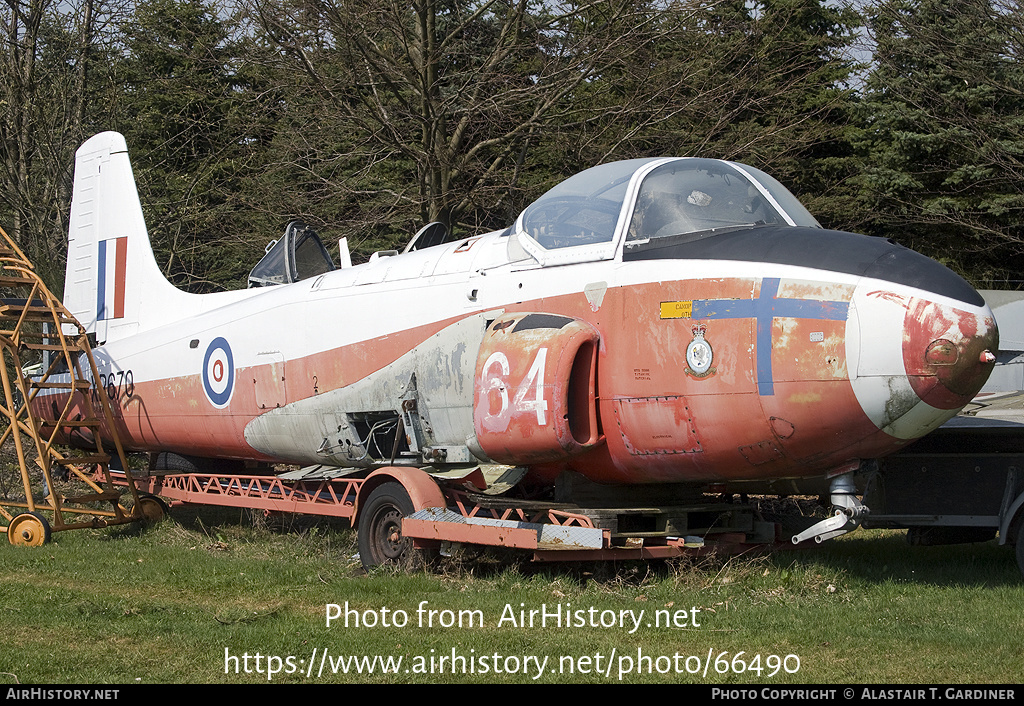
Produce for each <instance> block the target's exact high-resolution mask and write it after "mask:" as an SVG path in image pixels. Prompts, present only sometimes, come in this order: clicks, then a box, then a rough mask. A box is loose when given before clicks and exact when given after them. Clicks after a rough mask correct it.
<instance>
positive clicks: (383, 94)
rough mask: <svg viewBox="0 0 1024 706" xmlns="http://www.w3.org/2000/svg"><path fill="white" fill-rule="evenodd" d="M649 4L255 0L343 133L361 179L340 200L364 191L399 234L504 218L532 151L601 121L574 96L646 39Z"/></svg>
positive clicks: (369, 211) (324, 129)
mask: <svg viewBox="0 0 1024 706" xmlns="http://www.w3.org/2000/svg"><path fill="white" fill-rule="evenodd" d="M652 7H653V5H652V4H649V3H646V2H643V1H642V0H613V1H611V2H575V1H573V0H563V1H560V2H540V1H539V0H514V1H513V2H508V1H506V0H413V1H412V2H406V3H403V2H397V0H388V1H385V2H381V1H380V0H344V1H343V0H337V1H332V0H308V1H302V0H295V1H293V2H289V1H288V0H280V1H278V2H273V1H272V0H253V2H252V3H250V12H251V14H252V16H253V17H255V18H257V19H258V21H259V24H260V26H261V27H262V29H263V32H264V33H265V36H266V37H267V38H268V39H269V41H271V42H273V44H274V45H275V46H276V47H277V48H278V49H279V52H280V54H279V56H280V58H281V60H282V61H284V62H285V63H286V64H287V65H288V66H290V67H291V69H292V71H291V75H292V76H295V75H297V74H299V75H301V76H302V80H303V83H302V87H303V88H304V89H305V90H306V91H307V92H308V94H309V95H311V96H316V100H318V101H320V102H321V103H322V104H324V105H328V106H329V107H330V112H331V113H332V114H333V115H334V120H333V121H332V123H333V124H331V125H320V126H318V131H319V132H320V133H321V134H323V133H327V134H329V135H330V134H333V136H334V137H333V139H331V140H330V144H332V145H334V146H336V147H337V149H338V153H337V154H336V155H335V158H334V159H333V160H332V164H331V166H332V167H334V166H340V165H344V166H345V167H346V169H347V171H348V172H349V173H350V174H355V175H358V176H357V177H356V178H354V179H346V180H343V181H342V180H338V182H337V183H338V186H340V187H341V188H340V189H339V192H340V194H341V197H342V198H345V196H346V192H347V195H348V196H349V197H352V198H354V197H355V196H356V195H357V194H360V193H365V192H367V191H371V190H372V191H375V192H376V194H378V196H377V197H376V198H373V197H370V198H365V197H364V198H363V199H362V203H361V207H362V208H363V209H364V215H367V216H372V217H367V218H366V220H365V221H364V225H365V226H371V223H372V222H374V221H376V222H378V223H379V222H387V223H390V224H392V225H391V233H392V234H393V235H392V237H394V238H398V237H399V236H398V233H399V232H402V233H404V235H403V236H402V237H408V233H409V231H410V230H411V229H412V228H413V227H416V226H418V225H419V224H422V223H424V222H427V221H432V220H440V221H443V222H445V223H447V224H449V225H451V226H455V227H458V226H460V225H465V226H467V227H471V228H474V229H476V228H480V227H488V226H493V227H497V226H501V225H505V224H507V219H508V217H509V215H510V213H512V212H513V210H511V209H510V203H513V202H515V203H517V204H519V205H521V203H520V202H521V199H520V198H519V197H518V195H517V190H518V188H519V183H518V179H519V178H520V174H521V171H522V167H523V166H524V160H525V158H526V156H527V155H528V153H529V151H530V149H531V147H532V146H535V145H536V144H537V143H538V142H539V141H540V140H541V138H542V136H543V134H544V133H545V132H546V131H548V130H552V129H555V130H560V131H562V132H563V133H564V131H566V130H568V129H571V127H573V126H575V127H579V126H581V125H584V124H587V123H588V122H590V121H596V120H598V119H599V118H600V117H601V114H600V113H598V112H597V111H596V110H594V107H593V105H583V104H581V103H580V102H579V101H577V100H576V98H577V96H578V95H579V94H580V93H581V92H584V91H586V90H587V87H588V85H589V84H591V83H592V82H594V81H596V80H598V79H599V78H600V76H601V75H602V72H604V71H606V70H608V69H609V67H614V66H618V65H622V64H623V63H624V62H628V60H629V57H630V56H631V55H633V54H634V53H636V52H638V51H639V50H640V48H642V47H643V46H645V43H646V42H647V41H648V40H649V39H650V36H651V35H650V31H651V28H652V27H653V26H654V25H653V22H654V19H653V18H654V17H655V16H656V13H655V12H654V11H653V10H652ZM292 95H294V94H293V93H292ZM289 100H291V98H289ZM297 166H298V165H297ZM324 166H326V165H324ZM384 184H386V187H385V188H380V187H381V186H383V185H384ZM353 225H355V223H354V222H353ZM371 227H372V226H371ZM382 235H383V234H382Z"/></svg>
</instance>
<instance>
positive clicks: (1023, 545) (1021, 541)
mask: <svg viewBox="0 0 1024 706" xmlns="http://www.w3.org/2000/svg"><path fill="white" fill-rule="evenodd" d="M1017 568H1018V569H1020V572H1021V574H1024V522H1019V523H1018V524H1017Z"/></svg>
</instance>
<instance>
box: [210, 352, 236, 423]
mask: <svg viewBox="0 0 1024 706" xmlns="http://www.w3.org/2000/svg"><path fill="white" fill-rule="evenodd" d="M234 387H235V361H234V358H233V357H232V355H231V346H229V345H228V342H227V341H226V340H225V339H224V338H222V337H218V338H215V339H213V340H212V341H210V345H209V347H208V348H207V349H206V356H205V357H204V358H203V390H204V391H205V392H206V399H208V400H210V404H212V405H213V406H214V407H216V408H217V409H223V408H224V407H227V406H228V402H230V401H231V393H232V391H233V390H234Z"/></svg>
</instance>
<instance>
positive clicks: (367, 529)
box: [358, 482, 432, 571]
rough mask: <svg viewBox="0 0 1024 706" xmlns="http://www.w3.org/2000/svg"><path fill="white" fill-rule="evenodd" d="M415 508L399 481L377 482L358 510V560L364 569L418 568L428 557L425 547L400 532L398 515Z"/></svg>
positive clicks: (406, 514) (407, 512)
mask: <svg viewBox="0 0 1024 706" xmlns="http://www.w3.org/2000/svg"><path fill="white" fill-rule="evenodd" d="M414 511H415V508H414V507H413V504H412V499H411V498H410V497H409V493H408V492H407V491H406V489H405V488H404V487H402V484H401V483H394V482H391V483H384V484H382V485H379V486H377V487H376V488H374V489H373V491H372V492H371V493H370V496H369V497H368V498H367V499H366V504H365V505H363V507H362V509H361V510H360V511H359V525H358V534H359V560H360V561H361V562H362V564H363V568H364V569H366V570H367V571H369V570H371V569H373V568H375V567H377V566H385V565H387V566H395V567H398V568H401V569H405V570H415V569H421V568H423V567H424V566H426V565H427V564H428V563H429V561H430V560H431V559H432V552H430V551H429V550H421V549H416V547H414V546H413V542H412V540H411V539H409V538H408V537H403V536H402V518H404V517H406V516H408V515H411V514H412V513H413V512H414Z"/></svg>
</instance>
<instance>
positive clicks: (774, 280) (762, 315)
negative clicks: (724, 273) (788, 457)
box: [690, 277, 850, 397]
mask: <svg viewBox="0 0 1024 706" xmlns="http://www.w3.org/2000/svg"><path fill="white" fill-rule="evenodd" d="M778 293H779V278H778V277H766V278H765V279H763V280H761V293H760V294H759V295H758V297H757V298H756V299H695V300H694V301H693V312H692V314H691V315H690V318H691V319H756V320H757V394H759V395H762V396H766V397H770V396H772V395H774V394H775V383H774V382H773V379H772V323H773V321H774V320H775V319H814V320H818V321H846V315H847V312H848V310H849V308H850V304H849V302H834V301H826V300H822V299H784V298H779V297H778V296H777V295H778Z"/></svg>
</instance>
